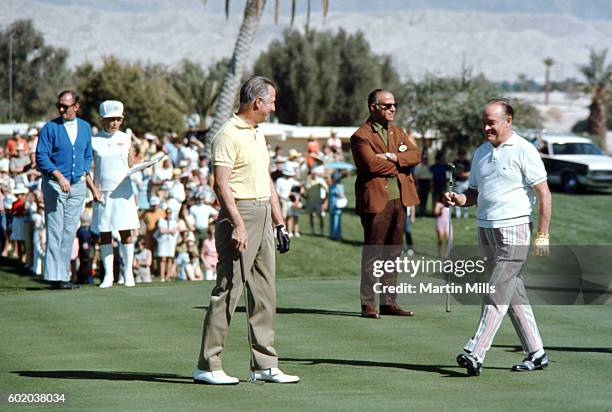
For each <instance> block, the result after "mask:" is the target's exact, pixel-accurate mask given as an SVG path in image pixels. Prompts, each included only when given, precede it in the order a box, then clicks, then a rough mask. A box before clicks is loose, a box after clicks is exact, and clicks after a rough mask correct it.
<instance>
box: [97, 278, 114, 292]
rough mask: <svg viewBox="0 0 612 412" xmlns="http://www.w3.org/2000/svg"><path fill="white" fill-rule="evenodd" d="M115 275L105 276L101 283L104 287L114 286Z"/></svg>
mask: <svg viewBox="0 0 612 412" xmlns="http://www.w3.org/2000/svg"><path fill="white" fill-rule="evenodd" d="M113 280H114V279H113V276H112V275H111V276H104V280H103V281H102V283H100V287H101V288H102V289H106V288H110V287H112V286H113Z"/></svg>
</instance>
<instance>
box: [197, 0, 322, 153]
mask: <svg viewBox="0 0 612 412" xmlns="http://www.w3.org/2000/svg"><path fill="white" fill-rule="evenodd" d="M310 1H311V0H308V14H307V19H306V20H307V23H306V27H308V25H309V22H310ZM204 2H205V3H206V1H204ZM274 3H275V4H274V21H275V22H278V15H279V9H280V0H275V2H274ZM322 3H323V15H324V16H326V15H327V12H328V10H329V0H322ZM265 5H266V0H245V6H244V18H243V20H242V24H241V25H240V30H239V32H238V38H237V39H236V44H235V45H234V52H233V53H232V58H231V60H230V62H229V66H228V69H227V71H226V72H225V76H224V77H223V82H222V83H221V90H220V92H219V97H218V99H217V103H216V107H215V110H214V112H213V123H212V125H211V127H210V129H208V132H207V133H206V149H205V151H206V155H207V157H210V141H211V139H212V137H213V136H214V135H215V134H216V133H217V132H218V131H219V129H220V128H221V126H222V125H223V123H224V122H225V121H226V120H227V119H228V118H229V117H230V115H231V113H232V109H233V107H234V102H235V100H236V95H237V94H238V90H239V88H240V82H241V81H242V76H243V75H244V71H245V68H246V63H247V58H248V55H249V51H250V49H251V45H252V44H253V39H254V38H255V34H256V33H257V27H258V26H259V21H260V20H261V15H262V12H263V9H264V7H265ZM229 6H230V0H225V16H226V18H227V17H228V16H229ZM294 18H295V0H292V2H291V23H290V24H293V20H294Z"/></svg>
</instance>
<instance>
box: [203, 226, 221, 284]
mask: <svg viewBox="0 0 612 412" xmlns="http://www.w3.org/2000/svg"><path fill="white" fill-rule="evenodd" d="M202 260H203V261H204V269H205V279H206V280H216V279H217V261H218V256H217V248H216V245H215V225H210V226H209V227H208V236H207V237H206V239H204V243H203V245H202Z"/></svg>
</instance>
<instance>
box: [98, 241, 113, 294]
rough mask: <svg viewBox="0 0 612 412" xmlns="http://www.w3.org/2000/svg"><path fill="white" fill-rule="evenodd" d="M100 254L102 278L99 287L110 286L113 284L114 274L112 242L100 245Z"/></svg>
mask: <svg viewBox="0 0 612 412" xmlns="http://www.w3.org/2000/svg"><path fill="white" fill-rule="evenodd" d="M100 255H101V257H102V264H103V265H104V280H103V281H102V283H101V284H100V287H101V288H110V287H111V286H113V280H114V278H115V275H114V274H113V260H114V258H113V244H112V243H108V244H103V245H100Z"/></svg>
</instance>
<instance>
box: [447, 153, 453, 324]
mask: <svg viewBox="0 0 612 412" xmlns="http://www.w3.org/2000/svg"><path fill="white" fill-rule="evenodd" d="M448 167H449V171H448V191H449V193H452V192H453V184H454V182H455V165H454V164H452V163H449V164H448ZM452 219H453V211H452V210H450V208H449V211H448V247H447V249H446V259H450V256H451V246H452V239H453V224H452ZM450 281H451V274H450V272H449V273H448V274H447V275H446V285H449V284H450ZM450 311H451V297H450V292H449V291H448V290H447V292H446V312H447V313H449V312H450Z"/></svg>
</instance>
